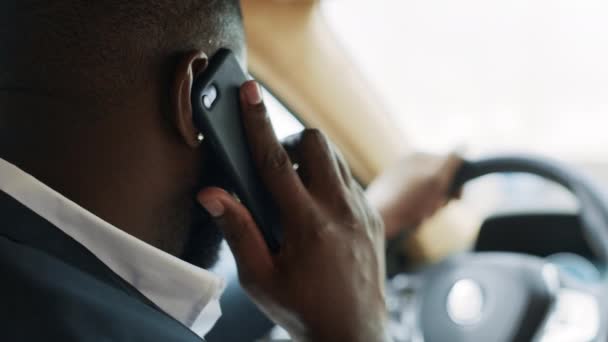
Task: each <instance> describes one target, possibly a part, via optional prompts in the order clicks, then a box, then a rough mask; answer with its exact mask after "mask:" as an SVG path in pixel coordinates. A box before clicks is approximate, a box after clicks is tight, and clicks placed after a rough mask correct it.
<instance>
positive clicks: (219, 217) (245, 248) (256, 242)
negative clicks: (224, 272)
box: [197, 188, 273, 283]
mask: <svg viewBox="0 0 608 342" xmlns="http://www.w3.org/2000/svg"><path fill="white" fill-rule="evenodd" d="M197 198H198V201H199V203H200V204H201V206H203V208H205V209H206V210H207V212H208V213H209V214H210V215H211V217H212V218H213V220H214V221H215V223H216V224H217V226H218V227H219V228H220V229H221V230H222V231H223V233H224V237H225V238H226V242H228V245H229V246H230V249H231V250H232V254H233V255H234V258H235V259H236V262H237V265H238V269H239V275H240V277H241V281H242V282H243V283H245V282H248V281H250V280H252V279H263V277H264V276H265V275H266V274H268V272H270V271H271V270H272V265H273V264H272V257H271V255H270V251H269V250H268V247H267V246H266V243H265V242H264V238H263V237H262V234H261V232H260V230H259V228H258V227H257V225H256V224H255V222H254V220H253V218H252V217H251V215H250V214H249V211H248V210H247V209H246V208H245V207H244V206H243V205H242V204H240V203H239V202H237V201H236V200H235V199H234V198H233V197H232V196H231V195H230V194H228V193H227V192H226V191H224V190H222V189H219V188H206V189H203V190H202V191H201V192H200V193H199V194H198V196H197Z"/></svg>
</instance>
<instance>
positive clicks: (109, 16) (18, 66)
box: [0, 0, 244, 96]
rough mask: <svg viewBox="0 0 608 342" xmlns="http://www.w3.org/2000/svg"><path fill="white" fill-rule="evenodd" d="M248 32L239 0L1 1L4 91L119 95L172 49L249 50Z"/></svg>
mask: <svg viewBox="0 0 608 342" xmlns="http://www.w3.org/2000/svg"><path fill="white" fill-rule="evenodd" d="M243 35H244V34H243V29H242V18H241V12H240V5H239V1H238V0H93V1H91V0H0V89H2V88H4V89H10V88H13V89H19V88H31V87H35V88H37V89H40V90H41V91H48V92H55V91H57V92H59V93H61V90H62V85H63V86H64V87H72V88H73V87H74V86H77V87H84V88H86V87H87V86H89V87H93V86H95V87H97V88H99V89H96V91H97V92H98V94H99V92H103V94H104V96H106V95H108V94H112V93H116V94H119V93H120V92H124V90H125V89H124V88H125V87H127V86H129V85H131V84H137V83H136V81H141V78H142V77H158V75H146V73H148V72H150V73H152V74H154V73H155V71H157V70H159V68H158V67H159V66H160V65H159V64H162V63H167V60H168V58H170V55H172V54H179V53H181V52H188V51H191V50H199V49H202V50H204V51H207V52H208V53H210V54H211V53H213V52H215V51H216V50H217V49H218V48H219V47H228V48H231V49H233V50H237V51H236V52H237V53H238V52H242V51H238V50H239V49H242V48H243V45H244V43H243V42H244V37H243ZM87 80H91V81H95V82H91V83H90V84H87ZM75 82H76V84H75ZM104 87H106V88H107V89H103V88H104ZM64 90H65V89H64ZM108 96H109V95H108Z"/></svg>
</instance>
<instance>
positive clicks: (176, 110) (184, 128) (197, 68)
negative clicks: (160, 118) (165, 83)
mask: <svg viewBox="0 0 608 342" xmlns="http://www.w3.org/2000/svg"><path fill="white" fill-rule="evenodd" d="M208 61H209V59H208V57H207V55H206V54H205V53H204V52H202V51H193V52H190V53H188V54H186V55H184V56H182V57H181V58H180V60H179V61H178V64H177V67H176V70H175V74H174V83H173V89H172V90H171V103H172V107H173V108H172V115H173V118H172V119H173V120H172V121H173V122H174V123H175V127H176V129H177V131H178V133H179V135H180V137H181V138H182V139H183V141H184V142H185V143H186V144H187V145H188V146H190V147H192V148H196V147H198V146H199V145H200V143H201V140H200V135H199V134H200V132H199V131H198V129H197V128H196V127H195V125H194V121H193V119H192V102H191V96H192V84H193V82H194V78H195V77H196V76H197V75H198V74H200V73H201V72H203V71H204V70H205V69H206V68H207V64H208Z"/></svg>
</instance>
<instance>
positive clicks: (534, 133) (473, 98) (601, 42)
mask: <svg viewBox="0 0 608 342" xmlns="http://www.w3.org/2000/svg"><path fill="white" fill-rule="evenodd" d="M322 6H323V7H322V9H323V13H324V15H325V16H326V17H327V19H328V21H329V24H330V26H331V28H332V29H333V30H334V31H335V32H336V34H337V35H338V37H339V39H340V40H341V42H342V43H343V45H345V46H346V48H347V49H348V50H349V51H350V52H352V57H353V59H354V60H355V62H356V63H358V64H359V65H360V66H361V68H362V70H363V71H364V73H365V74H366V75H365V76H367V77H368V78H369V79H371V80H372V81H373V83H374V84H375V86H376V87H377V88H378V89H379V90H380V93H381V94H382V95H383V96H384V98H385V100H386V102H388V103H389V106H390V109H391V112H392V114H393V119H394V121H395V122H396V123H397V125H398V126H399V127H400V128H401V129H402V130H403V132H405V133H407V135H408V137H409V138H411V139H412V141H414V142H415V143H416V144H417V145H419V146H422V147H424V148H425V149H427V150H429V149H430V150H433V151H438V152H444V151H447V150H450V149H452V148H454V146H457V145H465V146H467V148H468V149H469V150H470V151H471V152H479V153H487V152H496V151H510V150H517V151H521V150H525V151H529V152H537V153H542V154H547V155H551V156H555V157H559V158H564V159H568V160H572V161H576V162H588V163H598V162H601V163H604V164H606V163H608V154H607V153H606V152H605V146H608V134H606V133H605V131H606V127H607V126H608V63H606V61H607V60H608V20H606V18H608V2H606V1H571V0H510V1H498V0H459V1H452V0H436V1H425V0H400V1H394V0H377V1H373V2H370V1H367V0H349V1H324V2H322Z"/></svg>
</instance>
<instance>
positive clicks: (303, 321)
mask: <svg viewBox="0 0 608 342" xmlns="http://www.w3.org/2000/svg"><path fill="white" fill-rule="evenodd" d="M0 27H1V28H0V42H1V46H2V49H1V51H0V156H1V157H2V160H0V189H1V190H2V191H1V192H0V213H1V217H2V220H3V221H2V225H1V228H0V270H2V272H3V275H4V276H3V281H2V285H1V289H2V295H1V296H2V303H3V304H4V306H3V310H2V311H1V312H2V313H1V314H0V315H1V316H0V321H1V322H2V323H1V324H2V325H1V326H2V339H3V340H9V341H34V340H42V339H44V340H50V341H199V340H200V338H202V337H204V335H205V334H206V333H207V332H208V331H209V329H210V328H211V327H212V326H213V324H214V322H215V321H216V320H217V319H218V317H219V315H220V311H219V307H218V301H217V300H218V297H219V296H220V294H221V291H222V287H223V284H222V280H221V279H219V278H217V277H215V276H214V275H213V274H211V273H210V272H208V271H206V270H205V269H206V268H209V267H210V266H211V265H213V263H214V262H215V259H216V258H217V251H218V248H219V244H220V242H221V240H222V237H223V236H224V237H225V238H226V240H227V241H228V243H229V245H230V247H231V249H232V251H233V254H234V255H235V258H236V260H237V264H238V268H239V276H240V280H241V282H242V284H243V286H244V287H245V289H246V290H247V291H248V293H249V294H250V296H251V297H252V299H253V300H254V301H255V302H256V304H258V305H259V306H260V307H261V309H262V310H264V312H265V313H266V314H268V316H269V317H271V318H272V319H273V320H274V321H275V322H277V324H279V325H281V326H283V327H284V328H286V329H287V330H288V331H289V333H290V334H291V335H292V336H293V337H294V338H295V339H297V340H314V341H381V340H385V339H386V337H385V334H384V315H385V305H384V300H383V281H384V260H383V258H384V256H383V255H384V251H383V246H384V229H383V228H384V225H383V222H382V220H381V219H380V217H379V216H378V215H377V213H376V211H375V210H374V209H372V208H371V207H370V206H369V204H368V202H367V200H366V198H365V195H364V193H363V191H362V190H361V189H360V188H359V186H358V185H357V184H356V182H354V181H353V179H352V177H351V175H350V172H349V170H348V168H347V166H346V165H345V164H344V163H343V162H342V161H341V158H340V156H339V155H338V154H337V153H336V152H334V151H333V150H332V149H331V148H330V147H329V146H330V144H329V143H328V142H327V140H326V139H325V137H324V136H323V135H322V134H321V133H319V132H318V131H315V130H307V131H305V132H303V133H302V134H300V135H299V136H297V137H293V138H292V139H291V140H290V141H291V143H290V144H289V146H288V148H287V149H288V150H289V152H290V153H289V155H288V153H287V152H286V150H285V148H283V147H282V145H281V144H279V142H278V141H277V140H276V138H275V136H274V134H273V131H272V128H271V126H270V123H269V121H268V118H267V116H266V112H265V108H264V104H263V99H262V96H261V93H260V89H259V87H258V86H257V84H255V83H254V82H247V83H246V84H244V85H243V88H242V90H241V106H242V108H243V112H244V113H243V122H244V125H245V128H246V131H247V136H248V139H249V142H250V144H251V148H252V153H253V157H254V160H255V163H256V166H257V167H258V169H259V171H260V174H261V176H262V178H263V181H264V184H265V186H266V187H267V188H268V189H269V191H270V192H271V194H272V195H273V196H274V198H275V199H276V201H277V203H279V206H280V208H279V209H280V216H281V222H282V225H283V227H284V230H285V241H284V244H283V246H282V250H281V253H280V254H278V255H272V254H271V253H269V251H268V250H267V249H266V246H265V244H264V241H263V239H262V237H261V235H260V233H259V231H258V228H257V227H256V225H255V223H254V222H253V220H252V219H251V217H250V215H249V213H248V212H247V209H246V208H244V207H243V206H242V205H241V204H240V203H238V202H237V201H236V200H235V199H234V198H233V197H232V196H230V195H228V194H227V193H226V192H224V191H223V190H221V189H219V188H215V187H208V186H205V184H206V183H207V181H208V178H209V175H210V174H211V173H213V171H214V164H213V162H212V160H209V158H207V156H208V154H207V153H206V151H207V146H206V145H205V141H204V140H203V139H201V136H200V134H199V132H198V131H197V130H196V128H195V126H194V125H193V122H192V108H191V106H190V95H191V94H190V90H191V89H190V88H191V85H192V81H193V78H194V76H195V75H196V74H198V73H200V72H203V71H204V70H205V68H206V66H207V61H208V56H211V55H213V54H214V53H215V51H217V49H218V48H220V47H228V48H230V49H232V50H233V51H235V52H236V53H237V55H238V56H239V57H240V60H241V62H242V64H243V65H246V58H245V55H244V51H245V43H244V41H243V29H242V23H241V17H240V11H239V5H238V2H237V1H228V0H221V1H220V0H215V1H214V0H196V1H195V0H184V1H169V0H129V1H123V0H107V1H94V2H91V1H84V0H64V1H36V0H21V1H3V2H0ZM290 158H291V159H295V160H296V161H297V163H298V164H299V165H300V169H299V170H298V171H297V173H296V171H294V169H293V168H292V162H291V160H290ZM446 165H448V166H446V168H444V170H448V171H449V172H448V171H445V172H446V174H448V175H449V176H446V177H444V176H437V177H434V178H433V179H441V180H442V182H444V183H445V184H446V185H445V186H446V187H447V184H448V183H449V177H451V175H450V174H451V173H450V172H452V171H451V170H454V169H455V168H456V165H457V161H451V162H447V163H446ZM442 174H443V173H442ZM382 183H383V182H382V181H379V183H377V184H382ZM423 183H424V182H423ZM431 183H432V184H435V183H436V182H431ZM442 184H443V183H442ZM376 188H377V189H379V188H382V186H380V185H379V186H378V187H376ZM435 190H437V191H435V193H436V194H437V195H436V196H435V195H434V196H430V198H433V199H432V200H430V202H431V203H437V202H443V201H444V200H443V198H444V197H445V196H444V195H443V194H444V193H445V192H444V191H443V190H445V189H443V190H442V189H439V188H437V189H435ZM396 193H398V194H402V193H406V194H407V193H409V191H404V192H402V191H398V192H396ZM400 196H401V195H396V196H393V197H394V198H395V199H397V198H400ZM408 196H409V197H408V198H411V195H408ZM388 197H391V196H390V195H389V196H388ZM370 198H380V200H378V201H380V202H382V201H384V203H380V204H379V206H380V209H381V211H382V212H384V213H388V216H390V217H392V218H391V219H390V222H393V223H391V225H390V229H389V230H390V231H391V232H395V231H398V229H397V224H396V222H398V221H399V219H397V218H396V216H395V215H397V214H396V213H398V212H400V210H398V209H397V210H396V209H395V208H398V206H395V205H393V204H392V203H388V202H390V201H386V200H385V199H386V198H387V197H386V196H383V195H374V196H371V197H370ZM383 198H384V200H383ZM437 198H440V199H437ZM402 202H403V203H408V201H402ZM410 203H411V202H410ZM430 207H433V208H434V204H430ZM430 207H429V208H430ZM202 208H205V210H203V209H202ZM385 209H386V210H385ZM205 212H206V213H207V214H208V215H205ZM405 212H408V211H407V210H406V211H405ZM410 212H411V211H410ZM388 216H387V217H388ZM423 216H424V215H423ZM423 216H421V217H423ZM207 217H209V219H210V220H211V222H209V221H208V220H207V219H206V218H207ZM387 221H388V220H387ZM414 221H416V220H414ZM211 223H213V224H211ZM218 228H219V229H218ZM235 328H238V327H235Z"/></svg>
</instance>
